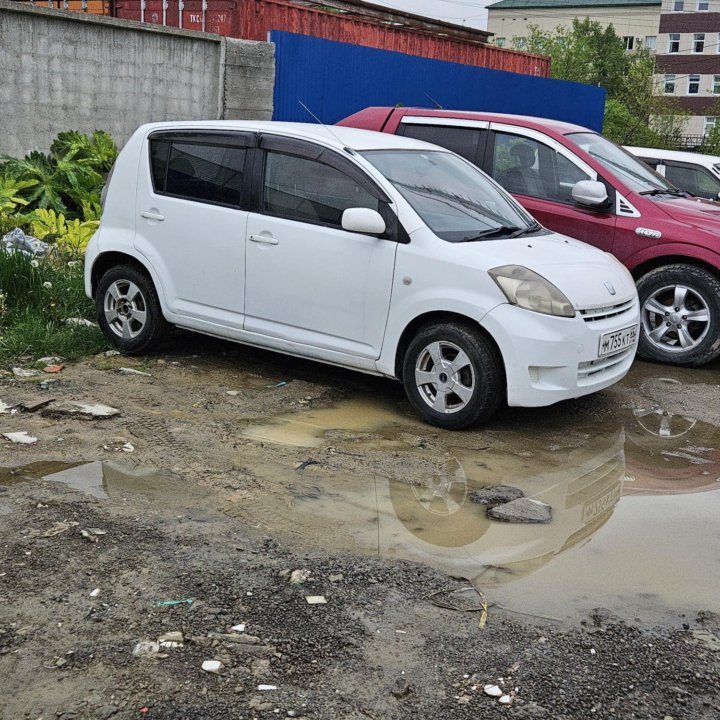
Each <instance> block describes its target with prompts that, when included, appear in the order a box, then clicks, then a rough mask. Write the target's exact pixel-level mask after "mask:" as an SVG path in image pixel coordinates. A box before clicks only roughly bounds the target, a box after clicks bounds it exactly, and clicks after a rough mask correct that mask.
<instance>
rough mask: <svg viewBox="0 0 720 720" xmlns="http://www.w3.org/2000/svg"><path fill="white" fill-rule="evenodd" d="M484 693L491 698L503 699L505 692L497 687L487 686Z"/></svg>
mask: <svg viewBox="0 0 720 720" xmlns="http://www.w3.org/2000/svg"><path fill="white" fill-rule="evenodd" d="M483 692H484V693H485V694H486V695H489V696H490V697H501V696H502V694H503V691H502V690H501V689H500V688H499V687H498V686H497V685H485V687H484V688H483Z"/></svg>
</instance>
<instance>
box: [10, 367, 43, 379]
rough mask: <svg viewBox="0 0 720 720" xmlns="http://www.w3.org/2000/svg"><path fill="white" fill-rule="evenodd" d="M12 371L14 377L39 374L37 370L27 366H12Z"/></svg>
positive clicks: (28, 376) (29, 376) (27, 376)
mask: <svg viewBox="0 0 720 720" xmlns="http://www.w3.org/2000/svg"><path fill="white" fill-rule="evenodd" d="M12 373H13V375H14V376H15V377H16V378H32V377H38V376H39V375H40V371H39V370H30V369H29V368H21V367H14V368H13V369H12Z"/></svg>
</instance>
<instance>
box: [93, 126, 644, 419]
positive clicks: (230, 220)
mask: <svg viewBox="0 0 720 720" xmlns="http://www.w3.org/2000/svg"><path fill="white" fill-rule="evenodd" d="M85 287H86V292H87V294H88V295H89V296H90V297H92V298H94V299H95V301H96V303H97V309H98V318H99V322H100V325H101V327H102V329H103V331H104V333H105V335H106V336H107V337H108V338H109V339H110V340H111V341H112V342H113V343H114V344H115V345H116V346H117V347H119V348H122V349H123V350H124V351H126V352H131V353H140V352H145V351H147V350H149V349H150V348H151V347H152V346H153V345H154V344H155V343H156V342H157V341H158V340H159V339H160V338H161V337H162V336H163V334H164V332H165V330H166V329H167V328H168V327H169V326H170V325H176V326H179V327H183V328H187V329H190V330H196V331H198V332H201V333H206V334H208V335H213V336H217V337H223V338H228V339H231V340H236V341H238V342H242V343H246V344H249V345H254V346H257V347H263V348H269V349H273V350H278V351H280V352H285V353H289V354H292V355H297V356H300V357H306V358H312V359H315V360H320V361H323V362H327V363H332V364H335V365H342V366H344V367H349V368H354V369H356V370H360V371H364V372H368V373H374V374H379V375H385V376H388V377H392V378H397V379H399V380H401V381H402V382H403V383H404V385H405V389H406V392H407V396H408V398H409V400H410V403H411V405H412V406H413V407H414V408H415V410H416V411H417V412H418V413H419V414H420V415H421V416H422V417H423V418H424V419H425V420H426V421H428V422H430V423H432V424H434V425H438V426H440V427H445V428H451V429H455V428H462V427H466V426H469V425H472V424H475V423H478V422H481V421H484V420H486V419H488V418H489V417H490V416H491V415H492V414H493V413H494V412H495V410H496V409H497V408H498V406H499V405H500V404H501V402H503V401H504V400H506V401H507V402H508V404H510V405H520V406H541V405H549V404H551V403H554V402H557V401H559V400H565V399H568V398H576V397H579V396H581V395H586V394H588V393H592V392H595V391H597V390H600V389H602V388H605V387H607V386H609V385H612V384H613V383H615V382H617V381H618V380H620V379H621V378H622V377H623V376H624V375H625V374H626V372H627V371H628V369H629V368H630V365H631V363H632V361H633V357H634V355H635V350H636V345H637V339H638V322H639V308H638V299H637V293H636V291H635V283H634V282H633V279H632V277H631V276H630V274H629V273H628V272H627V270H625V268H624V267H623V266H622V265H621V264H620V263H619V262H618V261H617V260H615V259H614V258H613V257H612V256H611V255H609V254H607V253H604V252H601V251H600V250H596V249H595V248H592V247H590V246H588V245H585V244H584V243H581V242H579V241H576V240H572V239H570V238H568V237H565V236H562V235H558V234H556V233H553V232H550V231H548V230H546V229H544V228H543V227H541V226H540V225H538V224H537V223H536V222H535V221H534V220H533V218H532V217H531V216H530V215H528V213H527V212H526V211H525V210H523V209H522V207H521V206H520V205H519V204H518V203H517V202H516V201H515V200H513V199H512V198H511V197H510V196H509V195H508V194H507V193H506V192H505V191H504V190H503V189H502V188H500V186H499V185H497V184H496V183H495V182H493V181H492V180H490V179H489V178H488V177H487V176H486V175H485V174H484V173H482V172H481V171H480V170H478V169H477V168H476V167H475V166H473V165H472V164H470V163H469V162H467V161H466V160H464V159H462V158H460V157H459V156H457V155H455V154H453V153H451V152H449V151H447V150H443V149H441V148H438V147H436V146H433V145H429V144H427V143H424V142H421V141H418V140H411V139H409V138H402V137H396V136H393V135H388V134H382V133H375V132H369V131H365V130H357V129H353V128H343V127H334V128H332V129H330V128H324V127H322V126H319V125H303V124H292V123H276V122H235V121H204V122H182V123H180V122H173V123H157V124H151V125H144V126H142V127H141V128H139V129H138V130H137V131H136V132H135V134H134V135H133V136H132V138H131V139H130V140H129V141H128V143H127V144H126V145H125V147H124V148H123V150H122V152H121V153H120V155H119V157H118V159H117V162H116V164H115V167H114V170H113V173H112V176H111V178H110V179H109V181H108V185H107V192H106V196H105V197H104V209H103V214H102V221H101V224H100V228H99V230H98V231H97V233H96V234H95V236H94V237H93V238H92V240H91V242H90V244H89V246H88V249H87V256H86V264H85Z"/></svg>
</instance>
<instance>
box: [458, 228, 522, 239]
mask: <svg viewBox="0 0 720 720" xmlns="http://www.w3.org/2000/svg"><path fill="white" fill-rule="evenodd" d="M529 230H530V228H520V227H515V226H514V225H500V226H499V227H494V228H490V229H489V230H483V231H482V232H479V233H478V234H477V235H471V236H469V237H465V238H463V239H462V240H460V242H473V241H475V240H487V239H488V238H491V237H500V236H505V237H509V238H514V237H518V236H519V235H524V234H525V233H526V232H529Z"/></svg>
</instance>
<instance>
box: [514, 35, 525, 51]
mask: <svg viewBox="0 0 720 720" xmlns="http://www.w3.org/2000/svg"><path fill="white" fill-rule="evenodd" d="M513 46H514V48H515V50H527V38H526V37H515V38H513Z"/></svg>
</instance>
